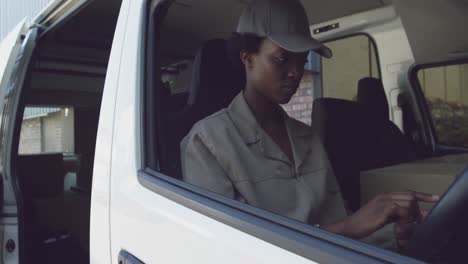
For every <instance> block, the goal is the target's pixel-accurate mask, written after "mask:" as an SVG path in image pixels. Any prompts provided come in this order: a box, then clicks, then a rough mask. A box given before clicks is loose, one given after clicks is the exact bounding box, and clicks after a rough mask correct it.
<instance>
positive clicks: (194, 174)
mask: <svg viewBox="0 0 468 264" xmlns="http://www.w3.org/2000/svg"><path fill="white" fill-rule="evenodd" d="M180 146H181V161H182V177H183V180H184V181H185V182H187V183H190V184H193V185H196V186H199V187H201V188H204V189H206V190H209V191H212V192H215V193H218V194H221V195H224V196H227V197H229V198H231V199H234V197H235V191H234V186H233V184H232V182H231V180H230V179H229V177H228V175H227V174H226V172H225V170H224V169H223V168H222V167H221V165H220V164H219V162H218V160H217V159H216V155H215V154H214V153H213V152H212V151H211V150H210V148H209V146H208V145H207V144H206V141H205V140H204V139H203V137H202V135H200V134H199V133H190V134H189V135H188V136H187V137H186V138H184V140H183V141H182V142H181V144H180Z"/></svg>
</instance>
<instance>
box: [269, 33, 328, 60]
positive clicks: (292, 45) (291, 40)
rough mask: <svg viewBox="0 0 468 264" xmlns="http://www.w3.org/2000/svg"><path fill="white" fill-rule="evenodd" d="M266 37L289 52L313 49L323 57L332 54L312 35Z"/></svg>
mask: <svg viewBox="0 0 468 264" xmlns="http://www.w3.org/2000/svg"><path fill="white" fill-rule="evenodd" d="M268 38H269V39H270V40H271V41H273V42H274V43H275V44H276V45H278V46H280V47H281V48H283V49H285V50H287V51H291V52H306V51H310V50H312V51H315V52H316V53H318V54H320V55H321V56H323V57H325V58H331V57H332V56H333V54H332V51H331V50H330V49H329V48H328V47H327V46H325V45H323V44H322V43H320V42H319V41H318V40H316V39H313V38H312V37H309V38H307V37H301V36H298V35H270V36H268Z"/></svg>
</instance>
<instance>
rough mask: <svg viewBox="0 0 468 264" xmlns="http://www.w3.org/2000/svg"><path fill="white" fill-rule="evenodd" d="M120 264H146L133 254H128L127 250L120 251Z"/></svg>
mask: <svg viewBox="0 0 468 264" xmlns="http://www.w3.org/2000/svg"><path fill="white" fill-rule="evenodd" d="M118 263H119V264H144V262H143V261H141V260H139V259H137V258H136V257H134V256H133V255H132V254H130V253H128V252H127V251H125V250H120V252H119V262H118Z"/></svg>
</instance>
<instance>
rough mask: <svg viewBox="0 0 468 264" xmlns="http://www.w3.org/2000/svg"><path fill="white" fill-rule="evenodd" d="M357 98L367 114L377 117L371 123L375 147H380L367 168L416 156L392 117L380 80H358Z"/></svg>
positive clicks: (396, 162) (382, 165)
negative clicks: (391, 119)
mask: <svg viewBox="0 0 468 264" xmlns="http://www.w3.org/2000/svg"><path fill="white" fill-rule="evenodd" d="M357 101H358V103H360V104H361V105H362V106H363V107H364V108H365V109H366V112H367V114H368V115H372V116H373V117H374V118H375V121H374V123H373V124H371V125H372V126H373V130H374V131H376V132H375V133H376V135H375V136H377V138H376V143H377V145H376V146H378V147H379V148H378V149H375V150H374V151H375V152H377V154H378V155H377V156H376V158H378V159H375V160H374V161H373V162H370V163H368V164H367V167H368V168H370V169H372V168H378V167H384V166H390V165H394V164H398V163H403V162H408V161H411V160H415V159H416V158H417V155H416V150H415V148H414V147H413V146H412V144H411V142H410V140H409V139H408V138H407V137H405V135H404V134H403V133H402V132H401V130H400V129H399V128H398V127H397V126H396V125H395V124H394V123H393V122H392V121H390V119H389V104H388V100H387V96H386V95H385V90H384V87H383V84H382V81H381V80H380V79H377V78H371V77H366V78H362V79H361V80H359V83H358V96H357Z"/></svg>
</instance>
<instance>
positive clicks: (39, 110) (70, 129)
mask: <svg viewBox="0 0 468 264" xmlns="http://www.w3.org/2000/svg"><path fill="white" fill-rule="evenodd" d="M50 152H62V153H73V152H74V113H73V107H55V106H52V107H42V106H41V107H32V106H28V107H26V108H25V110H24V114H23V123H22V125H21V134H20V144H19V150H18V153H19V154H38V153H50Z"/></svg>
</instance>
